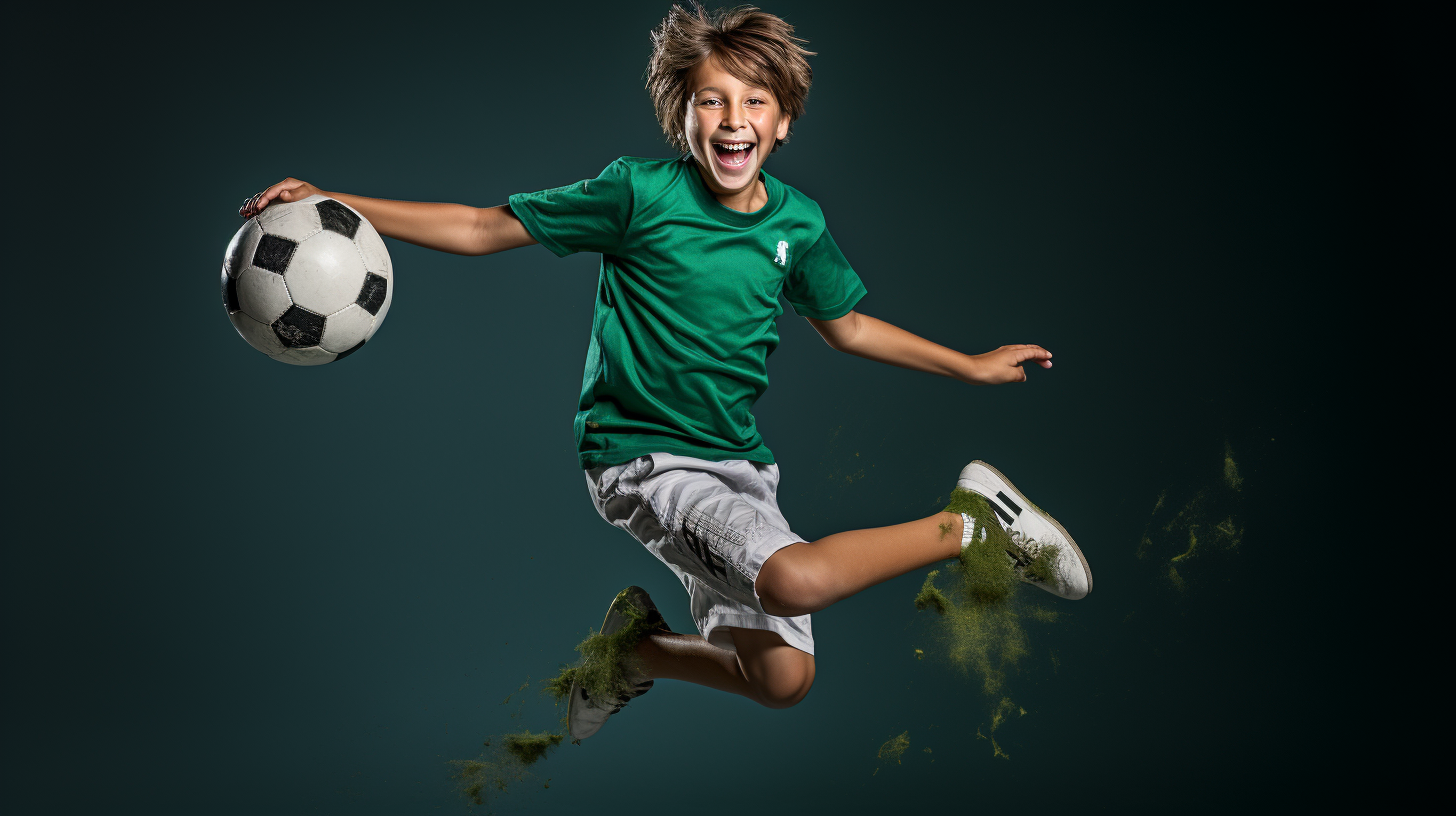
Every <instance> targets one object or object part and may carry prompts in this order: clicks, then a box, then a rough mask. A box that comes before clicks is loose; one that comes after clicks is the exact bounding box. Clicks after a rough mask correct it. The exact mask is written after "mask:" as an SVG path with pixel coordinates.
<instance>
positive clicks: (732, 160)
mask: <svg viewBox="0 0 1456 816" xmlns="http://www.w3.org/2000/svg"><path fill="white" fill-rule="evenodd" d="M713 153H714V154H716V155H717V157H718V163H719V164H721V165H723V166H724V167H727V168H729V169H731V170H736V169H740V168H742V167H744V166H746V165H747V164H748V158H749V156H751V155H752V154H753V144H752V143H751V142H714V143H713Z"/></svg>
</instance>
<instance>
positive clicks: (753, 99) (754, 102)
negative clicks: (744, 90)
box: [748, 96, 767, 105]
mask: <svg viewBox="0 0 1456 816" xmlns="http://www.w3.org/2000/svg"><path fill="white" fill-rule="evenodd" d="M748 104H750V105H764V104H767V103H765V102H764V101H763V100H762V99H759V98H758V97H756V96H754V97H750V98H749V100H748Z"/></svg>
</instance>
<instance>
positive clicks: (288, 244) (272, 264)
mask: <svg viewBox="0 0 1456 816" xmlns="http://www.w3.org/2000/svg"><path fill="white" fill-rule="evenodd" d="M295 249H298V243H297V242H295V241H290V240H288V239H287V238H279V237H278V236H276V235H264V236H263V240H261V241H259V242H258V248H257V249H256V250H254V251H253V266H256V267H258V268H259V269H266V270H268V271H269V272H277V273H278V274H280V275H282V274H283V273H284V272H286V271H288V262H289V261H291V260H293V251H294V250H295Z"/></svg>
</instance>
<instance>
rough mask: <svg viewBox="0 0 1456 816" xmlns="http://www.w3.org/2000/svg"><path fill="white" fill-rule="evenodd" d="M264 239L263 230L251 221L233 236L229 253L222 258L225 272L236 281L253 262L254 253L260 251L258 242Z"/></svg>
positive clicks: (229, 244) (228, 249)
mask: <svg viewBox="0 0 1456 816" xmlns="http://www.w3.org/2000/svg"><path fill="white" fill-rule="evenodd" d="M262 237H263V229H262V228H261V227H259V226H258V223H257V222H256V221H252V220H249V221H248V222H247V223H246V224H244V225H243V228H242V229H240V230H238V232H237V234H236V235H234V236H233V240H232V241H231V242H230V243H228V248H227V252H225V253H223V256H222V267H223V270H224V271H225V272H226V273H227V274H228V275H231V276H232V277H233V278H234V279H236V278H237V277H238V275H239V273H241V272H242V271H243V270H244V269H246V268H247V266H248V262H250V261H252V260H253V253H254V252H255V251H256V250H257V249H258V240H259V239H260V238H262Z"/></svg>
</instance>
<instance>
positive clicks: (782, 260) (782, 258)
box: [774, 241, 789, 266]
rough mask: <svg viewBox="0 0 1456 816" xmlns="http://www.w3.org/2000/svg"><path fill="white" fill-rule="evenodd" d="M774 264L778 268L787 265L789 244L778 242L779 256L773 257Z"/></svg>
mask: <svg viewBox="0 0 1456 816" xmlns="http://www.w3.org/2000/svg"><path fill="white" fill-rule="evenodd" d="M774 263H776V264H778V265H779V266H788V265H789V242H788V241H779V254H777V255H775V256H774Z"/></svg>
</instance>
